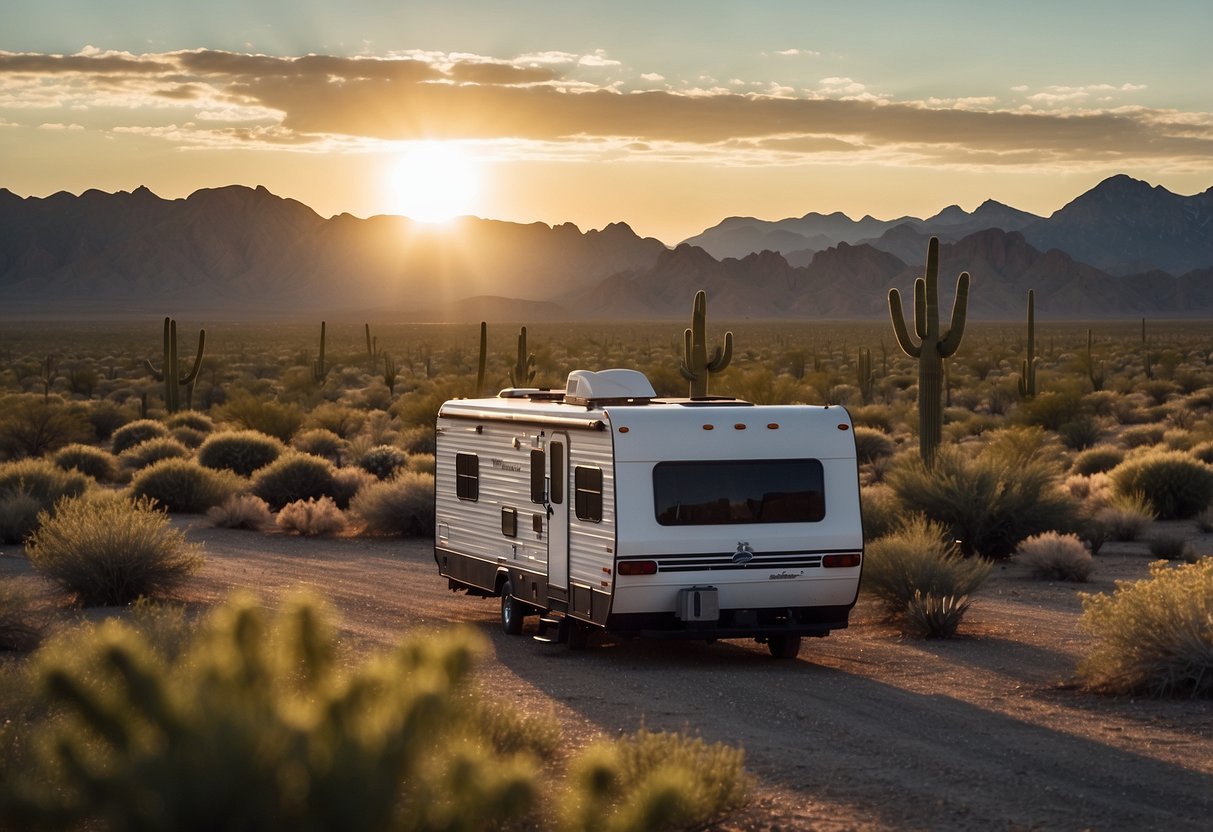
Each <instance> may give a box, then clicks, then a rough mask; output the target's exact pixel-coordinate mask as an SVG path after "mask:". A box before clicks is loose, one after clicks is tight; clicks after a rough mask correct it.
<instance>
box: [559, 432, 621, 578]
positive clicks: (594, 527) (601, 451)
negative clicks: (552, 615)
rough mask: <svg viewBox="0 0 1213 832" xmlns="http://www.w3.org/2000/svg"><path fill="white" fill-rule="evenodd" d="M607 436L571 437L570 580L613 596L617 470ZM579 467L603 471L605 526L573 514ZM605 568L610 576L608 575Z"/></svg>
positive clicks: (575, 435) (598, 433)
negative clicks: (576, 474) (576, 470)
mask: <svg viewBox="0 0 1213 832" xmlns="http://www.w3.org/2000/svg"><path fill="white" fill-rule="evenodd" d="M612 457H613V454H612V449H611V436H610V434H609V433H606V432H600V431H595V432H590V431H581V432H576V431H574V432H570V434H569V488H568V497H569V500H570V512H569V580H570V581H573V582H576V583H581V584H584V585H587V586H590V587H593V588H594V589H597V590H600V591H602V592H610V591H611V587H612V585H613V581H614V562H615V554H614V552H615V530H616V526H615V520H616V517H615V466H614V461H613V458H612ZM578 465H584V466H590V467H597V468H601V469H602V522H601V523H591V522H588V521H585V520H578V519H577V515H576V513H575V512H574V511H572V510H571V509H572V506H573V500H574V496H573V486H574V482H575V477H574V471H575V469H576V467H577V466H578ZM604 568H606V569H609V570H610V572H604V571H603V570H604Z"/></svg>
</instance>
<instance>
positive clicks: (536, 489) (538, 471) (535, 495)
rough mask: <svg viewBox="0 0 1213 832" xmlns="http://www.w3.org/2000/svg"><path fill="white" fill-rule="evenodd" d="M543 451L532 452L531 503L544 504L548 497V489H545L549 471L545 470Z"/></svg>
mask: <svg viewBox="0 0 1213 832" xmlns="http://www.w3.org/2000/svg"><path fill="white" fill-rule="evenodd" d="M544 456H545V454H544V453H543V451H541V450H538V449H535V450H533V451H531V502H532V503H542V502H543V501H544V498H545V497H546V496H547V488H546V487H545V484H546V480H545V477H546V475H547V471H545V470H544Z"/></svg>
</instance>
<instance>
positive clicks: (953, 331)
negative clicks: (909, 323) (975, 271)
mask: <svg viewBox="0 0 1213 832" xmlns="http://www.w3.org/2000/svg"><path fill="white" fill-rule="evenodd" d="M968 315H969V273H968V272H961V273H960V278H959V279H957V281H956V299H955V300H954V301H953V302H952V322H951V323H950V324H948V334H947V335H946V336H945V337H944V338H943V340H942V341H940V343H939V354H940V355H941V356H943V357H944V358H948V357H950V356H952V355H954V354H955V353H956V350H958V349H959V348H960V341H961V339H962V338H964V334H965V323H966V322H967V321H968Z"/></svg>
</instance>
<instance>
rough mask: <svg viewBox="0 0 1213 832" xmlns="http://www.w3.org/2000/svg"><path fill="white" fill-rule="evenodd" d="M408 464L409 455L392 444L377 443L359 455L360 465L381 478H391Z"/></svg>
mask: <svg viewBox="0 0 1213 832" xmlns="http://www.w3.org/2000/svg"><path fill="white" fill-rule="evenodd" d="M407 464H408V455H407V454H405V452H404V451H402V450H400V449H399V448H396V447H393V446H392V445H376V446H375V447H373V448H371V449H369V450H368V451H366V453H364V454H362V455H361V456H359V457H358V467H359V468H362V469H363V470H364V471H369V472H370V473H372V474H374V475H375V476H376V477H378V478H379V479H381V480H388V479H391V478H392V476H393V475H395V473H396V472H397V471H399V470H400V469H401V468H404V467H405V466H406V465H407Z"/></svg>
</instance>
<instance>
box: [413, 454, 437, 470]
mask: <svg viewBox="0 0 1213 832" xmlns="http://www.w3.org/2000/svg"><path fill="white" fill-rule="evenodd" d="M409 470H410V471H416V472H417V473H418V474H430V475H433V474H434V472H435V470H437V460H436V459H435V458H434V455H433V454H427V453H415V454H409Z"/></svg>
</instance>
